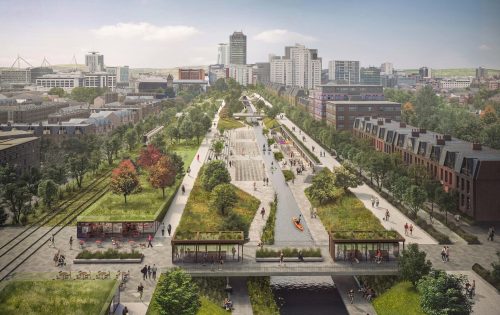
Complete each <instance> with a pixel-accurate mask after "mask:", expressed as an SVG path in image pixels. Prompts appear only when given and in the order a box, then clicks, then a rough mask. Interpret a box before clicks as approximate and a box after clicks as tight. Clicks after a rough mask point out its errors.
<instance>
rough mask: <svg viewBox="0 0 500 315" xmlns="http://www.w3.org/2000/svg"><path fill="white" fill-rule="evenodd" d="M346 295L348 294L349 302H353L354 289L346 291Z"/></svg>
mask: <svg viewBox="0 0 500 315" xmlns="http://www.w3.org/2000/svg"><path fill="white" fill-rule="evenodd" d="M347 295H348V296H349V301H350V302H351V304H353V303H354V289H350V290H349V292H347Z"/></svg>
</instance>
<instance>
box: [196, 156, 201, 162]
mask: <svg viewBox="0 0 500 315" xmlns="http://www.w3.org/2000/svg"><path fill="white" fill-rule="evenodd" d="M196 160H197V161H198V162H199V161H200V155H199V154H197V155H196Z"/></svg>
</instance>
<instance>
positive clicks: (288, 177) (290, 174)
mask: <svg viewBox="0 0 500 315" xmlns="http://www.w3.org/2000/svg"><path fill="white" fill-rule="evenodd" d="M283 176H285V180H286V181H287V182H289V181H291V180H292V179H295V174H294V173H293V171H291V170H283Z"/></svg>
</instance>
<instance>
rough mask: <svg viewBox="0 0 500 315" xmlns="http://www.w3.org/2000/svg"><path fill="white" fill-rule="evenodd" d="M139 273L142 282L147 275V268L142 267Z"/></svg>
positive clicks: (145, 266)
mask: <svg viewBox="0 0 500 315" xmlns="http://www.w3.org/2000/svg"><path fill="white" fill-rule="evenodd" d="M141 273H142V280H146V276H147V274H148V266H147V265H144V267H142V269H141Z"/></svg>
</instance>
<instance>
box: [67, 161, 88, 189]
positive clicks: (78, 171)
mask: <svg viewBox="0 0 500 315" xmlns="http://www.w3.org/2000/svg"><path fill="white" fill-rule="evenodd" d="M66 167H67V168H68V172H69V174H70V176H71V177H73V178H74V179H75V180H76V184H77V186H78V188H82V183H83V177H84V176H85V173H87V171H88V170H89V168H90V161H89V157H88V156H87V155H85V154H83V153H82V155H77V154H71V155H69V156H68V158H67V159H66Z"/></svg>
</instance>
